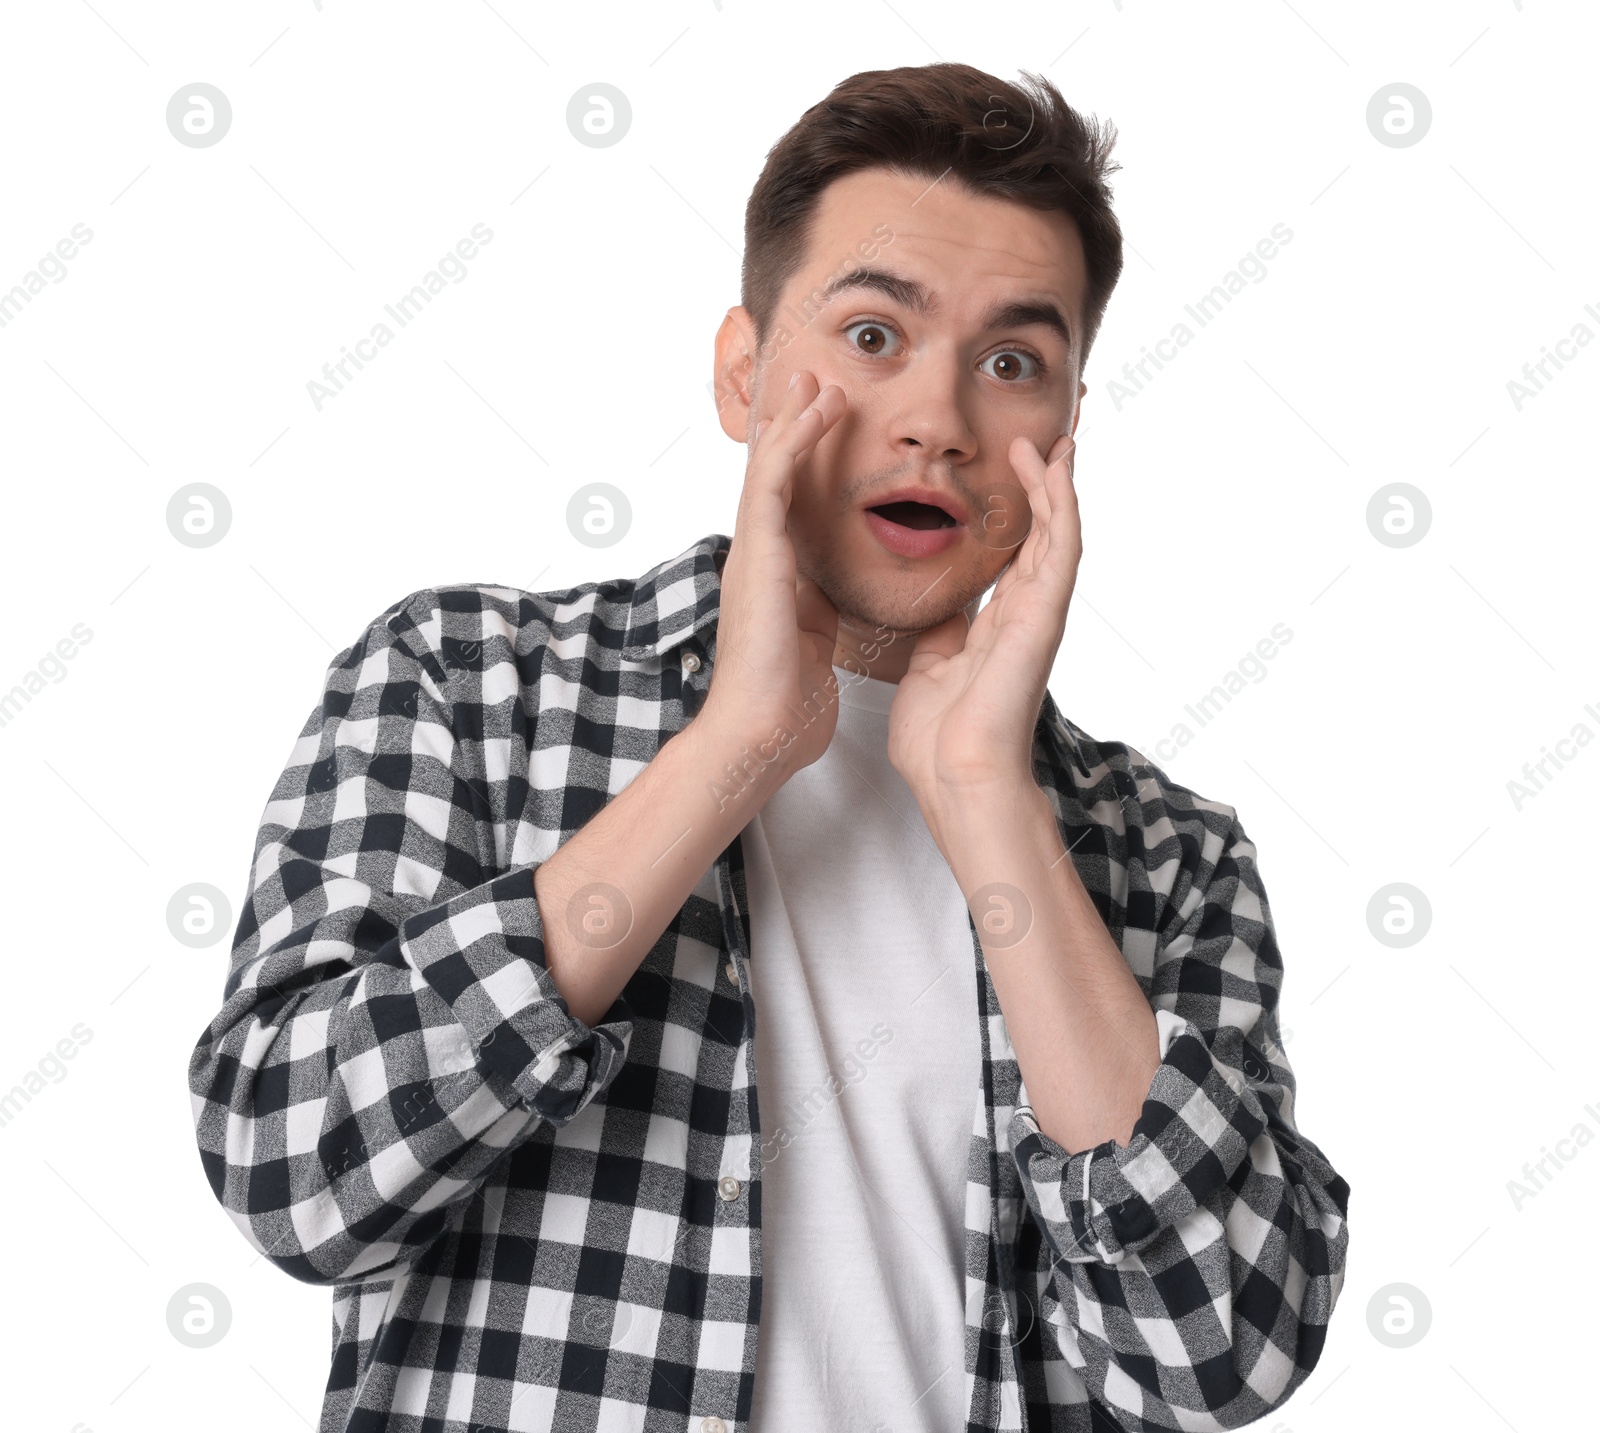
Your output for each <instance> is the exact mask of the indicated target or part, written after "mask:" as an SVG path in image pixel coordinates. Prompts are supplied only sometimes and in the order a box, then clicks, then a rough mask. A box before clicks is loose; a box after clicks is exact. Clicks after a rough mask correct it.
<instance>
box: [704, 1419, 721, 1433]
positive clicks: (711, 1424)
mask: <svg viewBox="0 0 1600 1433" xmlns="http://www.w3.org/2000/svg"><path fill="white" fill-rule="evenodd" d="M700 1433H728V1425H727V1424H726V1423H724V1422H723V1421H722V1420H721V1419H720V1418H702V1419H701V1420H700Z"/></svg>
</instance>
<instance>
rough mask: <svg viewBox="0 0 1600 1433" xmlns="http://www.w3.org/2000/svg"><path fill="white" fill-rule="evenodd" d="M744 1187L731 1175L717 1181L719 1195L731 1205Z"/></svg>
mask: <svg viewBox="0 0 1600 1433" xmlns="http://www.w3.org/2000/svg"><path fill="white" fill-rule="evenodd" d="M743 1187H744V1186H743V1185H741V1184H740V1183H739V1181H738V1180H737V1179H735V1178H734V1177H733V1176H732V1175H731V1174H725V1175H723V1176H722V1178H721V1179H719V1180H718V1181H717V1193H718V1194H720V1195H721V1196H722V1197H723V1199H724V1201H726V1202H727V1203H729V1204H732V1203H733V1201H734V1200H735V1199H737V1198H738V1197H739V1191H740V1189H742V1188H743Z"/></svg>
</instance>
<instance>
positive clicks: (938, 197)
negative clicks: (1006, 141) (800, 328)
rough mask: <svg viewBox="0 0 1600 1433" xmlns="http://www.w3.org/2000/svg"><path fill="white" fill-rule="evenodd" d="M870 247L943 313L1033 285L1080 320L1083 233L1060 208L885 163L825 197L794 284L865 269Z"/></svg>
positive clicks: (880, 263) (1084, 283)
mask: <svg viewBox="0 0 1600 1433" xmlns="http://www.w3.org/2000/svg"><path fill="white" fill-rule="evenodd" d="M886 233H892V235H893V237H892V238H889V239H888V240H887V241H886V240H885V238H884V235H885V234H886ZM863 244H865V245H866V246H867V248H868V251H869V252H870V250H871V249H873V248H876V249H877V254H876V256H875V257H873V258H872V260H871V262H872V264H873V265H874V266H875V267H882V268H889V269H893V270H895V271H896V272H898V273H903V274H906V275H908V276H909V277H912V278H916V279H920V280H921V281H922V282H923V283H925V284H927V285H928V287H930V288H931V289H933V290H934V291H935V292H936V293H937V294H938V295H939V297H940V299H941V300H942V301H943V304H944V306H945V307H944V311H946V312H952V313H957V314H960V313H964V312H967V311H969V310H975V309H977V308H980V307H982V306H983V305H984V304H986V303H987V302H988V301H989V300H990V299H992V298H994V297H995V296H996V294H997V293H1000V292H1004V293H1007V294H1009V293H1010V292H1012V291H1013V290H1017V289H1021V288H1026V289H1029V290H1031V291H1034V292H1038V293H1053V294H1055V295H1057V296H1058V297H1059V298H1060V299H1061V300H1062V306H1063V309H1064V310H1065V312H1067V313H1069V314H1074V315H1077V316H1078V317H1079V319H1080V320H1081V318H1082V315H1083V300H1084V295H1085V292H1086V289H1087V287H1088V273H1087V269H1086V267H1085V265H1084V258H1083V244H1082V242H1081V241H1080V240H1079V238H1078V226H1077V225H1076V224H1074V223H1073V222H1072V220H1071V219H1070V218H1069V217H1068V216H1067V215H1066V214H1063V213H1060V212H1059V211H1052V212H1046V211H1043V210H1039V209H1032V208H1029V207H1028V206H1027V205H1026V204H1018V203H1016V202H1015V201H1013V200H1009V199H999V198H995V197H993V196H991V195H986V194H978V193H975V192H974V191H973V190H971V189H969V188H968V187H967V186H966V185H965V184H963V183H962V182H961V181H959V180H958V179H956V177H955V176H954V175H950V174H947V175H945V176H944V178H943V179H940V180H937V181H934V180H930V179H927V178H924V177H922V176H920V175H906V174H902V173H900V172H898V171H896V170H892V169H889V168H887V167H881V166H880V167H874V168H871V169H860V170H857V171H855V172H854V173H852V174H847V175H844V176H843V177H842V178H839V179H836V180H834V181H833V182H832V183H831V184H829V185H828V187H827V188H826V189H824V190H823V191H822V194H821V197H820V198H819V200H818V203H817V207H816V210H815V211H814V213H813V215H812V221H811V228H810V234H809V239H808V243H807V245H806V257H805V260H804V262H803V263H802V265H801V267H800V270H799V272H798V273H797V274H796V275H795V276H794V277H793V278H792V279H791V281H790V282H791V285H798V286H799V287H801V288H802V289H806V290H809V289H811V288H812V287H813V286H814V285H815V284H816V283H817V282H818V280H821V279H826V278H828V277H832V276H834V275H836V274H839V273H843V272H846V271H847V270H848V269H850V268H852V267H854V266H855V265H856V264H858V263H864V262H866V260H865V259H864V258H863V256H862V253H861V246H862V245H863Z"/></svg>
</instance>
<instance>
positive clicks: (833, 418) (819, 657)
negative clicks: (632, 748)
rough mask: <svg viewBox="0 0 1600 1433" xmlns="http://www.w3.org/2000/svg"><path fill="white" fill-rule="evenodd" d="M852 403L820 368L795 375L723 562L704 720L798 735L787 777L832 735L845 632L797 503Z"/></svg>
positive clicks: (767, 737) (754, 449) (768, 428)
mask: <svg viewBox="0 0 1600 1433" xmlns="http://www.w3.org/2000/svg"><path fill="white" fill-rule="evenodd" d="M846 406H847V401H846V399H845V395H844V390H843V389H842V388H840V387H839V386H838V384H829V385H828V386H827V387H826V388H824V389H822V390H821V391H820V392H819V391H818V385H817V380H816V378H815V377H814V376H813V375H812V374H810V373H807V372H804V371H797V372H796V373H795V375H794V381H793V382H792V383H791V384H790V387H789V390H788V392H787V393H786V394H785V396H784V400H783V403H782V405H781V406H780V407H779V409H778V411H777V414H776V415H775V417H773V418H764V419H762V420H761V422H760V424H759V425H758V426H757V428H756V435H755V438H754V440H753V441H752V442H751V445H750V456H749V461H748V463H747V464H746V467H745V475H744V490H743V491H742V493H741V494H740V496H739V511H738V515H737V517H736V519H735V524H734V532H733V539H732V544H731V546H730V547H729V549H728V556H727V559H726V561H725V562H724V563H723V568H722V595H721V602H720V610H719V613H718V617H717V662H716V669H715V671H713V673H712V677H711V687H710V690H709V692H708V693H707V696H706V704H705V707H704V709H703V710H702V711H701V713H700V718H699V720H700V721H701V722H702V723H703V724H705V725H707V726H717V727H719V728H721V729H723V730H726V731H729V732H732V733H737V734H739V735H740V736H741V737H742V738H744V739H747V740H748V741H749V742H750V743H752V744H754V743H756V742H764V743H770V742H771V740H772V737H773V734H774V733H775V732H777V731H778V730H779V729H780V728H784V727H786V728H788V730H789V731H791V732H793V733H794V735H795V738H796V739H795V740H794V741H793V742H792V743H790V744H789V745H788V746H787V747H785V748H784V757H783V761H784V765H785V767H786V768H787V772H788V773H789V774H792V773H793V772H794V771H797V770H799V769H800V768H801V767H803V766H809V765H810V764H811V763H812V762H814V761H816V760H817V758H818V757H820V756H821V755H822V753H823V752H824V751H826V750H827V749H828V743H829V742H830V741H832V740H833V732H834V727H835V725H836V722H837V718H838V697H837V692H836V690H835V681H834V676H833V653H834V647H835V643H836V642H837V641H838V633H839V614H838V612H837V611H836V610H835V609H834V606H833V604H832V603H831V602H829V601H828V599H827V598H826V597H825V596H824V595H823V593H822V589H821V588H820V587H818V586H817V584H816V583H815V582H813V581H811V579H810V578H808V577H801V576H799V573H798V570H797V564H796V561H795V552H794V544H793V542H792V541H790V538H789V506H790V502H791V499H792V497H793V493H794V484H795V480H796V477H797V475H798V474H800V473H801V472H802V471H803V470H804V466H805V461H806V459H807V458H808V457H809V455H810V454H811V452H812V450H813V449H814V448H815V447H816V444H817V441H818V439H820V438H821V437H822V435H823V434H824V433H826V432H827V431H828V430H829V429H830V428H832V427H833V425H834V424H835V423H837V422H838V421H839V419H840V417H841V416H842V415H843V414H844V411H845V408H846Z"/></svg>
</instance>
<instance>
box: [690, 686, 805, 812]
mask: <svg viewBox="0 0 1600 1433" xmlns="http://www.w3.org/2000/svg"><path fill="white" fill-rule="evenodd" d="M679 739H680V740H687V741H688V742H689V743H690V744H691V745H692V746H693V747H694V748H695V750H696V751H697V753H698V759H697V760H698V765H699V766H700V767H701V769H702V770H704V771H705V772H706V774H707V777H708V780H709V781H710V782H711V784H712V785H713V786H714V787H718V788H720V789H721V790H722V791H723V792H724V793H726V794H729V795H732V794H740V793H743V792H744V791H745V790H746V789H753V791H754V792H755V794H756V795H757V796H758V797H759V799H760V800H762V801H765V800H766V798H767V796H769V795H771V793H772V792H773V791H775V790H777V788H778V787H780V786H782V785H783V783H784V782H785V781H787V780H788V779H789V777H790V776H792V775H793V774H794V771H795V769H796V763H795V761H794V760H793V749H794V746H795V742H794V740H793V737H792V734H790V733H789V732H788V730H787V728H785V727H783V726H781V725H778V724H775V725H774V726H768V727H765V728H763V727H761V726H760V725H758V724H756V723H752V722H751V721H748V720H740V719H737V718H735V717H734V716H733V715H732V714H726V715H725V714H724V713H723V712H722V711H721V710H720V709H713V708H712V707H710V706H709V705H708V706H707V707H706V708H705V709H704V710H702V711H701V712H700V714H699V715H698V716H696V717H695V718H694V720H693V721H691V722H690V723H689V725H688V726H687V727H686V728H685V729H684V731H683V733H682V735H681V736H680V738H679ZM719 809H720V808H719Z"/></svg>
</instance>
